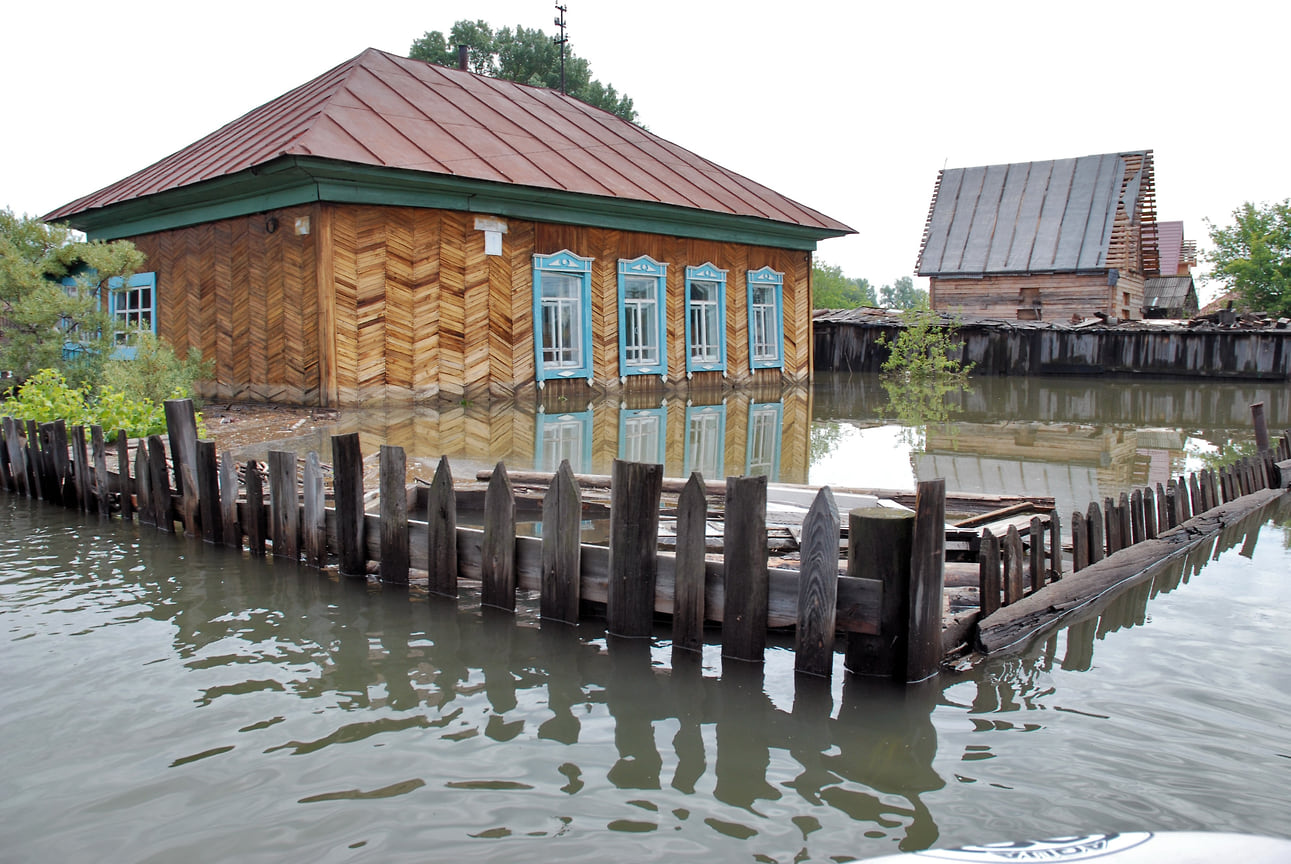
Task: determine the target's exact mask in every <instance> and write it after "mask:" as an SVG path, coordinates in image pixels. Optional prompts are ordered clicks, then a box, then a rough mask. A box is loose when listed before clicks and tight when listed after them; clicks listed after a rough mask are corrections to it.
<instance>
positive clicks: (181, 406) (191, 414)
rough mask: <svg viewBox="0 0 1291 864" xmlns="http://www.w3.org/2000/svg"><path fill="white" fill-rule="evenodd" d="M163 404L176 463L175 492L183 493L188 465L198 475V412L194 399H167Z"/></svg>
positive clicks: (171, 450)
mask: <svg viewBox="0 0 1291 864" xmlns="http://www.w3.org/2000/svg"><path fill="white" fill-rule="evenodd" d="M162 404H163V409H164V411H165V414H166V438H167V439H168V440H169V441H170V460H171V462H173V463H174V466H173V467H174V471H175V492H176V493H177V494H179V495H183V494H184V492H185V489H184V470H183V468H182V467H181V466H184V465H187V466H188V467H189V470H191V471H192V472H193V476H194V477H196V476H197V412H196V410H195V409H194V407H193V400H192V399H167V400H166V401H165V402H164V403H162Z"/></svg>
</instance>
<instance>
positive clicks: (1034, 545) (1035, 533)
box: [1027, 516, 1045, 594]
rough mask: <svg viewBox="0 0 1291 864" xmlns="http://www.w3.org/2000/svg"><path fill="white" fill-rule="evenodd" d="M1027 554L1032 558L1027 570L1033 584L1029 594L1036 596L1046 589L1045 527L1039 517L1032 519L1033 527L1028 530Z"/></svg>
mask: <svg viewBox="0 0 1291 864" xmlns="http://www.w3.org/2000/svg"><path fill="white" fill-rule="evenodd" d="M1027 552H1028V553H1029V556H1030V562H1029V563H1030V566H1029V567H1028V568H1027V569H1029V570H1030V571H1031V572H1030V574H1029V575H1030V577H1031V584H1030V588H1029V591H1028V593H1031V594H1034V593H1035V592H1037V591H1039V590H1040V589H1041V588H1043V587H1044V583H1045V575H1044V571H1045V567H1044V526H1043V524H1042V523H1041V522H1040V517H1039V516H1032V517H1031V525H1030V527H1029V528H1028V529H1027Z"/></svg>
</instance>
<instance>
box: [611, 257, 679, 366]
mask: <svg viewBox="0 0 1291 864" xmlns="http://www.w3.org/2000/svg"><path fill="white" fill-rule="evenodd" d="M667 275H668V265H667V264H660V263H659V262H658V261H655V260H654V259H653V258H651V257H650V256H648V255H642V256H641V257H640V258H634V259H632V260H631V261H625V260H622V259H620V260H619V375H620V376H622V377H624V378H626V377H627V376H628V375H660V376H663V375H665V374H666V373H667V371H668V356H667V351H666V350H665V347H666V346H665V345H664V333H665V332H666V329H667V328H666V327H665V325H664V297H665V292H666V289H665V279H666V277H667Z"/></svg>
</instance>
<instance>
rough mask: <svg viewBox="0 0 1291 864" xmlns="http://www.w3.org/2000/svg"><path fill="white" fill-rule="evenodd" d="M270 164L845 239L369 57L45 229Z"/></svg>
mask: <svg viewBox="0 0 1291 864" xmlns="http://www.w3.org/2000/svg"><path fill="white" fill-rule="evenodd" d="M281 156H314V157H320V158H326V159H335V160H340V161H344V162H352V163H357V164H361V165H372V166H380V167H386V168H397V169H403V170H407V171H419V172H429V173H435V174H445V175H452V176H454V177H465V178H472V179H476V180H486V181H494V182H499V183H511V184H517V185H522V186H532V187H537V188H541V189H552V190H560V191H564V192H573V193H579V194H586V195H598V196H607V197H611V198H622V199H629V200H633V201H646V202H655V203H660V204H670V205H676V206H679V207H688V208H695V209H700V210H706V211H712V212H716V213H724V214H731V215H738V216H753V217H758V218H762V219H770V220H773V221H776V222H783V223H789V224H793V225H800V226H804V227H810V228H820V229H823V230H825V231H828V232H831V233H834V232H837V233H853V232H852V229H851V228H848V227H847V226H846V225H844V224H842V223H841V222H838V221H836V220H834V219H831V218H829V217H828V216H825V215H824V214H822V213H819V212H817V211H815V210H812V209H811V208H809V207H805V206H803V205H801V204H799V203H797V202H796V201H792V200H790V199H788V198H786V197H784V196H783V195H780V194H778V193H777V192H774V191H773V190H771V189H768V188H767V187H765V186H763V185H761V184H759V183H755V182H753V181H752V180H749V179H748V178H746V177H742V176H740V175H739V174H736V173H734V172H732V171H728V170H726V169H725V168H722V167H721V166H719V165H715V164H714V163H712V162H710V161H708V160H707V159H703V158H701V157H699V156H697V155H695V154H694V153H691V152H690V151H689V150H685V149H683V148H681V147H678V146H677V145H675V144H673V143H671V142H669V141H666V140H664V139H663V138H660V137H659V136H657V135H654V134H652V133H650V132H649V131H647V130H645V129H642V128H641V127H639V126H636V125H634V124H632V123H629V122H627V121H626V120H622V119H620V118H619V117H616V116H614V115H613V114H610V113H608V112H606V111H602V110H600V109H597V108H593V107H591V106H589V105H586V104H584V103H582V102H580V101H578V100H577V99H574V98H573V97H570V96H565V95H562V94H560V93H558V92H555V91H553V90H546V89H542V88H538V87H529V86H525V85H521V84H514V83H512V82H510V81H503V80H499V79H496V78H487V77H484V76H481V75H475V74H473V73H470V72H462V71H459V70H456V69H449V68H446V67H443V66H436V65H433V64H430V63H425V62H422V61H420V60H410V59H408V58H405V57H398V56H396V55H393V54H388V53H386V52H384V51H378V50H376V49H374V48H369V49H368V50H366V51H364V52H363V53H362V54H360V55H358V56H357V57H355V58H353V59H352V60H349V61H348V62H346V63H342V64H341V65H340V66H337V67H336V68H334V69H332V70H330V71H328V72H325V73H324V74H322V75H320V76H319V77H317V78H315V79H314V80H312V81H310V82H308V83H306V84H303V85H302V86H300V87H297V88H296V89H295V90H292V91H290V92H289V93H286V94H284V95H282V96H279V97H278V98H277V99H274V100H273V101H272V102H268V103H266V104H265V105H262V106H260V107H259V108H256V109H255V110H253V111H251V112H249V113H247V114H245V115H243V116H242V117H239V118H238V119H237V120H234V121H233V122H232V123H229V124H227V125H225V126H223V127H222V128H220V129H217V130H216V131H215V132H213V133H211V134H210V135H207V136H206V137H205V138H202V139H201V140H199V141H197V142H195V143H193V144H190V145H189V146H188V147H185V148H184V149H182V150H180V151H179V152H177V153H174V154H172V155H170V156H167V157H166V158H165V159H162V160H161V161H160V162H157V163H155V164H153V165H151V166H149V167H147V168H145V169H143V170H142V171H139V172H137V173H135V174H132V175H130V176H129V177H126V178H125V179H123V180H120V181H118V182H116V183H113V184H112V185H111V186H108V187H106V188H104V189H101V190H99V191H98V192H95V193H93V194H90V195H87V196H85V197H84V198H80V199H78V200H76V201H73V202H72V203H70V204H67V205H64V206H63V207H60V208H59V209H57V210H55V211H54V212H52V213H50V214H49V215H48V216H46V217H45V218H46V219H49V220H51V221H52V220H57V219H66V218H68V217H70V216H73V215H75V214H77V213H82V212H84V211H87V210H92V209H97V208H102V207H107V206H110V205H113V204H119V203H122V202H125V201H130V200H134V199H138V198H142V197H144V196H148V195H155V194H158V193H160V192H166V191H168V190H172V189H177V188H180V187H183V186H188V185H191V184H195V183H200V182H202V181H205V180H213V179H215V178H218V177H223V176H226V175H229V174H234V173H236V172H239V171H244V170H246V169H249V168H252V167H254V166H257V165H263V164H265V163H267V162H269V161H271V160H273V159H276V158H278V157H281Z"/></svg>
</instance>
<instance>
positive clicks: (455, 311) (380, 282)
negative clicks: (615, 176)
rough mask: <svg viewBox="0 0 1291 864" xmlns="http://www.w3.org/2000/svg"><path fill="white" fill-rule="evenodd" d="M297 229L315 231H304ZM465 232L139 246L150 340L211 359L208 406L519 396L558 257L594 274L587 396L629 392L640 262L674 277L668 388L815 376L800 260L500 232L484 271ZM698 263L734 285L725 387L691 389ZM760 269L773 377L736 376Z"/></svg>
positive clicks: (411, 217)
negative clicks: (690, 299) (624, 359)
mask: <svg viewBox="0 0 1291 864" xmlns="http://www.w3.org/2000/svg"><path fill="white" fill-rule="evenodd" d="M301 217H304V218H307V219H309V220H310V222H311V224H312V226H313V227H314V228H316V229H317V230H310V231H309V232H308V233H298V232H297V230H296V220H297V219H298V218H301ZM270 218H273V219H276V220H277V226H276V229H275V230H273V231H270V230H268V229H269V224H270V223H269V221H268V220H269V219H270ZM474 220H475V216H474V215H473V214H468V213H460V212H453V211H442V210H429V209H419V208H408V207H382V206H368V205H361V206H360V205H335V204H314V205H306V206H302V207H295V208H288V209H284V210H279V211H274V212H272V213H267V214H264V213H262V214H256V215H253V216H247V217H239V218H235V219H227V220H223V221H220V222H215V223H210V224H205V225H198V226H193V227H190V228H182V229H175V230H173V231H166V232H160V233H157V234H151V235H146V236H142V237H136V238H133V239H134V241H135V243H136V245H138V246H139V247H140V249H142V250H143V251H144V253H145V254H146V255H147V256H148V260H149V264H148V265H147V266H148V267H149V268H151V269H154V270H156V271H157V277H158V278H157V283H158V295H159V300H160V304H161V306H160V308H161V312H160V314H159V322H160V327H159V330H160V334H161V336H162V337H163V338H165V339H167V340H168V341H170V342H171V343H172V344H173V345H174V346H175V347H176V348H177V349H178V350H179V351H181V352H184V351H187V349H188V347H189V346H196V347H198V348H200V349H201V351H202V354H203V356H204V357H206V358H208V359H213V360H214V361H215V377H216V380H215V383H214V385H212V386H211V387H210V388H209V392H206V393H204V394H203V395H206V396H208V397H213V398H220V399H234V398H238V399H251V400H258V401H279V402H290V403H296V404H331V405H343V404H361V403H363V402H365V401H373V400H385V399H394V400H410V401H428V400H432V399H435V398H437V397H442V398H447V399H463V398H482V397H488V396H514V395H516V394H517V393H518V392H520V391H521V390H525V389H527V388H531V387H532V386H533V383H534V363H535V359H534V341H533V340H534V335H533V326H534V322H533V297H532V290H533V273H532V262H533V255H534V254H535V253H538V254H551V253H554V252H559V251H560V250H562V249H568V250H570V251H572V252H574V253H575V254H577V255H582V256H585V257H590V258H592V259H594V262H593V269H592V310H591V311H592V321H593V331H594V332H593V341H592V357H593V368H594V373H595V382H594V386H595V389H596V390H598V391H619V390H620V389H625V388H621V385H620V382H619V366H618V335H619V327H618V261H619V259H620V258H627V259H631V258H636V257H638V256H640V255H650V256H651V257H653V258H654V259H655V260H657V261H661V262H665V263H667V264H668V265H669V267H668V277H667V307H666V320H667V330H668V334H667V351H668V381H667V386H668V389H675V388H679V387H688V386H691V385H693V386H695V387H697V388H700V389H705V388H711V389H713V390H714V391H720V390H722V389H723V388H729V387H730V386H732V385H741V386H743V385H759V384H764V383H773V384H776V385H779V384H780V383H783V382H784V381H786V380H787V381H791V382H805V381H807V380H809V378H810V374H811V351H812V339H811V332H812V330H811V309H810V306H811V296H810V286H809V279H810V272H811V264H810V256H809V254H807V253H804V252H795V251H791V250H782V249H774V248H769V247H757V246H745V245H741V244H735V243H721V242H717V241H703V240H687V239H683V238H676V237H665V236H660V235H653V234H643V233H634V232H625V231H616V230H610V229H604V228H588V227H580V226H568V225H551V224H546V223H533V222H522V221H517V220H504V221H506V223H507V233H506V234H505V235H504V238H503V255H501V256H486V255H485V254H484V233H483V232H482V231H478V230H476V229H475V221H474ZM710 262H711V263H712V264H713V265H715V266H716V267H719V268H721V269H724V270H727V271H728V274H727V296H726V304H727V316H726V319H727V320H726V328H727V333H726V337H727V368H728V374H727V376H726V378H723V377H722V376H721V375H720V374H718V373H706V374H701V375H697V376H696V377H695V379H694V380H693V381H689V382H688V381H687V379H686V374H685V368H686V364H685V359H686V358H685V319H684V289H685V272H686V267H687V266H688V265H700V264H705V263H710ZM766 266H769V267H772V268H773V269H775V270H778V271H780V272H783V273H784V274H785V278H784V322H785V333H784V348H785V370H784V373H783V374H781V373H780V372H778V371H776V370H760V371H758V372H756V373H754V372H752V371H751V370H749V368H748V364H749V343H748V335H747V327H748V310H747V305H748V304H747V288H746V283H745V274H746V272H747V271H748V270H753V269H758V268H761V267H766ZM319 278H321V279H322V280H324V281H325V282H326V283H328V284H319V282H318V280H319ZM329 358H330V360H329ZM329 362H330V366H329ZM632 383H633V384H634V385H635V384H639V382H637V381H634V382H632ZM651 386H652V388H654V389H658V388H657V387H656V386H655V385H653V384H652V385H651Z"/></svg>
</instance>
